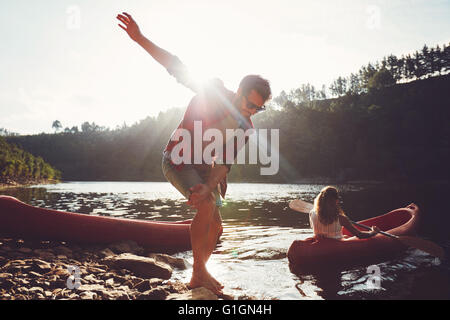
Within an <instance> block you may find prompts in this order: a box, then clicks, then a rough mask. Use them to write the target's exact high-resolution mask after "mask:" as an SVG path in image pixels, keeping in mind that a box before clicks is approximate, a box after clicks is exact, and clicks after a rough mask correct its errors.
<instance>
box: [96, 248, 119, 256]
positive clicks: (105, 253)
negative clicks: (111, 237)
mask: <svg viewBox="0 0 450 320" xmlns="http://www.w3.org/2000/svg"><path fill="white" fill-rule="evenodd" d="M113 255H115V253H114V252H112V251H111V249H109V248H106V249H104V250H102V251H100V252H99V256H100V257H101V258H106V257H109V256H113Z"/></svg>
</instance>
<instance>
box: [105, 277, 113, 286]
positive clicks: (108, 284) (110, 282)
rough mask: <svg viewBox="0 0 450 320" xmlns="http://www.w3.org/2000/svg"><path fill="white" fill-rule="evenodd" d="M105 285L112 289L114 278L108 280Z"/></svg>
mask: <svg viewBox="0 0 450 320" xmlns="http://www.w3.org/2000/svg"><path fill="white" fill-rule="evenodd" d="M105 285H106V286H109V287H112V286H113V285H114V278H109V279H108V280H106V281H105Z"/></svg>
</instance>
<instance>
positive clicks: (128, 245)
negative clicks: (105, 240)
mask: <svg viewBox="0 0 450 320" xmlns="http://www.w3.org/2000/svg"><path fill="white" fill-rule="evenodd" d="M109 247H110V248H111V249H112V250H113V251H115V252H117V253H135V254H138V253H143V252H144V248H142V247H140V246H138V244H137V243H136V242H135V241H131V240H127V241H121V242H116V243H113V244H111V245H110V246H109Z"/></svg>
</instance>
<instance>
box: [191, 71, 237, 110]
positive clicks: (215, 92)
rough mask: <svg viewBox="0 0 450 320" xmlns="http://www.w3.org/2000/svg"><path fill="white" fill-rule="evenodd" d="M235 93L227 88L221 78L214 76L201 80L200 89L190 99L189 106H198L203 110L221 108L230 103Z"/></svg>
mask: <svg viewBox="0 0 450 320" xmlns="http://www.w3.org/2000/svg"><path fill="white" fill-rule="evenodd" d="M235 95H236V93H234V92H233V91H231V90H229V89H227V88H226V87H225V85H224V83H223V81H222V80H220V79H218V78H215V79H211V80H208V81H205V82H203V84H202V86H201V90H199V91H198V92H197V94H196V95H195V96H194V97H193V98H192V99H191V101H190V103H189V106H190V107H191V108H196V109H197V108H200V109H204V111H206V110H209V111H212V110H215V109H221V108H222V107H223V106H224V105H227V104H229V103H232V101H233V98H234V97H235Z"/></svg>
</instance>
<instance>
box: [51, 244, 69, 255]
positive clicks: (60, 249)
mask: <svg viewBox="0 0 450 320" xmlns="http://www.w3.org/2000/svg"><path fill="white" fill-rule="evenodd" d="M53 251H54V252H55V253H56V254H60V255H65V256H67V257H69V256H72V250H71V249H69V248H68V247H64V246H59V247H55V248H53Z"/></svg>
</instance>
